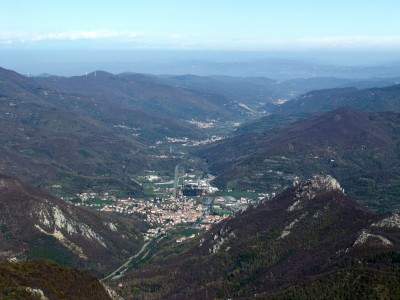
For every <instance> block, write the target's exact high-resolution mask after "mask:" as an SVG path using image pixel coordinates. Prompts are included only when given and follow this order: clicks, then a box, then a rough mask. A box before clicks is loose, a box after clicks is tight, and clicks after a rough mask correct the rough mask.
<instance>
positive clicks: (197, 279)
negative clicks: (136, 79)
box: [115, 175, 400, 299]
mask: <svg viewBox="0 0 400 300" xmlns="http://www.w3.org/2000/svg"><path fill="white" fill-rule="evenodd" d="M399 220H400V216H399V215H398V214H394V215H391V216H386V217H384V216H379V215H377V214H375V213H373V212H371V211H369V210H367V209H366V208H364V207H362V206H361V205H360V204H358V203H357V202H356V201H355V200H353V199H351V198H350V197H348V196H346V194H345V193H344V192H343V190H342V188H341V186H340V185H339V183H338V182H337V181H336V180H335V179H334V178H332V177H331V176H327V175H323V176H316V177H314V178H313V179H311V180H307V181H304V182H299V183H296V184H295V185H294V186H292V187H289V188H288V189H286V190H285V191H284V192H283V193H282V194H279V195H278V196H276V197H274V198H272V199H271V200H268V201H265V202H263V203H261V204H259V205H256V206H254V207H250V208H248V209H247V210H246V211H241V212H238V213H236V214H235V215H234V216H232V217H230V218H229V219H227V220H225V221H223V222H221V223H219V224H218V225H216V226H214V227H213V228H212V229H211V230H210V231H209V232H207V233H205V234H204V235H200V236H198V237H196V238H194V239H193V240H190V241H188V242H187V243H186V244H184V245H183V246H175V248H176V247H180V250H179V251H178V252H179V253H178V254H175V255H174V254H172V255H169V256H167V257H165V256H164V255H165V254H164V252H163V251H161V252H160V253H159V254H158V255H156V256H155V257H154V258H153V259H152V260H151V263H150V265H146V266H143V267H142V268H140V269H139V270H137V271H135V272H133V273H132V274H130V275H127V276H125V277H124V278H121V279H120V280H119V281H118V283H121V284H120V285H119V286H120V287H119V288H118V287H117V283H115V287H116V288H117V289H118V292H120V293H122V294H123V295H124V296H125V297H126V298H127V299H134V297H137V298H140V297H144V298H163V299H178V298H180V299H183V298H185V299H215V298H245V299H247V298H253V297H255V296H257V297H259V298H268V299H286V298H296V299H297V298H319V299H321V298H324V299H326V298H334V297H338V298H343V297H353V296H355V295H358V297H361V298H368V297H374V298H375V297H376V298H380V297H384V296H385V297H388V298H391V299H394V298H396V297H398V296H400V291H399V289H398V286H399V284H400V281H399V280H400V276H399V275H400V273H399V272H400V268H399V267H400V266H399V256H398V251H399V250H400V243H399V241H400V227H399ZM173 247H174V246H172V249H168V253H171V252H173V249H174V248H173ZM166 251H167V250H166ZM326 287H329V288H326ZM133 290H134V291H135V292H134V295H132V291H133Z"/></svg>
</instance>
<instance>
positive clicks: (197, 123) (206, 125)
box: [187, 119, 215, 129]
mask: <svg viewBox="0 0 400 300" xmlns="http://www.w3.org/2000/svg"><path fill="white" fill-rule="evenodd" d="M187 122H188V123H190V124H193V125H194V126H196V127H198V128H201V129H207V128H212V127H214V126H215V121H210V122H201V121H196V120H193V119H192V120H190V121H187Z"/></svg>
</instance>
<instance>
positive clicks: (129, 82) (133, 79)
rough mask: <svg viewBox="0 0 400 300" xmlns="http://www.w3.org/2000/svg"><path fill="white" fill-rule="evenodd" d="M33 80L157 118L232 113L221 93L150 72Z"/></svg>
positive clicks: (221, 115)
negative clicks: (179, 84)
mask: <svg viewBox="0 0 400 300" xmlns="http://www.w3.org/2000/svg"><path fill="white" fill-rule="evenodd" d="M35 80H37V81H38V82H40V83H41V84H43V85H45V86H47V87H51V88H53V89H56V90H59V91H62V92H67V93H76V94H80V95H85V96H88V97H93V98H95V99H96V100H97V101H100V102H102V103H107V104H114V105H118V106H121V107H123V108H126V109H132V108H134V109H139V110H140V111H143V112H146V113H147V114H149V113H150V114H151V115H154V116H156V117H159V118H170V119H171V118H178V119H181V120H190V119H192V118H195V119H201V120H206V119H217V118H232V116H233V114H232V113H231V112H229V110H228V109H227V105H228V104H229V101H228V100H227V99H225V98H224V97H223V96H220V95H217V94H210V93H204V92H201V91H196V90H188V89H184V88H181V87H175V86H172V85H170V84H166V83H165V82H162V81H161V80H159V79H157V77H154V76H147V75H141V74H134V73H124V74H121V75H113V74H110V73H107V72H102V71H97V72H94V73H90V74H88V75H87V76H74V77H55V76H53V77H46V78H36V79H35Z"/></svg>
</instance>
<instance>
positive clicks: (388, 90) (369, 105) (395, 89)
mask: <svg viewBox="0 0 400 300" xmlns="http://www.w3.org/2000/svg"><path fill="white" fill-rule="evenodd" d="M341 107H352V108H355V109H358V110H361V111H369V112H383V111H393V112H400V84H397V85H393V86H389V87H384V88H372V89H365V90H358V89H356V88H340V89H329V90H318V91H312V92H309V93H307V94H304V95H301V96H299V97H297V98H295V99H293V100H290V101H288V102H286V103H284V104H282V105H280V106H275V107H274V109H271V107H269V108H270V111H271V112H272V113H278V114H299V113H305V114H312V113H321V112H326V111H330V110H333V109H337V108H341Z"/></svg>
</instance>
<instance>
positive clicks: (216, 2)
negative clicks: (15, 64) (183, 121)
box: [0, 0, 400, 51]
mask: <svg viewBox="0 0 400 300" xmlns="http://www.w3.org/2000/svg"><path fill="white" fill-rule="evenodd" d="M399 12H400V1H398V0H335V1H333V0H279V1H278V0H196V1H195V0H140V1H139V0H0V50H1V49H53V48H56V49H159V50H160V49H161V50H162V49H173V50H212V51H215V50H217V51H220V50H222V51H283V50H284V51H292V50H293V51H303V50H315V49H325V50H339V51H340V50H360V49H361V50H379V51H397V50H400V18H399V16H398V14H399Z"/></svg>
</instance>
